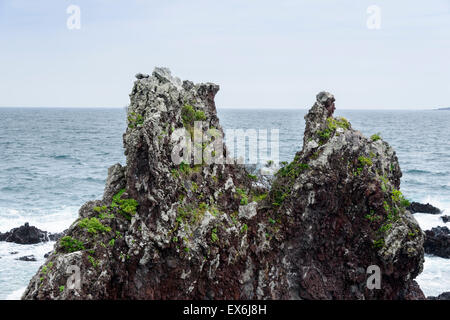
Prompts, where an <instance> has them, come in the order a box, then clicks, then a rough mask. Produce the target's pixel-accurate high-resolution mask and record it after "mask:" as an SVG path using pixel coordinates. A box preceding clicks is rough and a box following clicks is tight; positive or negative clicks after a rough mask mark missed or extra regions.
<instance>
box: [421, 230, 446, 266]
mask: <svg viewBox="0 0 450 320" xmlns="http://www.w3.org/2000/svg"><path fill="white" fill-rule="evenodd" d="M424 248H425V252H426V253H428V254H433V255H435V256H438V257H442V258H450V230H449V229H448V228H447V227H440V226H439V227H436V228H432V229H431V230H425V243H424Z"/></svg>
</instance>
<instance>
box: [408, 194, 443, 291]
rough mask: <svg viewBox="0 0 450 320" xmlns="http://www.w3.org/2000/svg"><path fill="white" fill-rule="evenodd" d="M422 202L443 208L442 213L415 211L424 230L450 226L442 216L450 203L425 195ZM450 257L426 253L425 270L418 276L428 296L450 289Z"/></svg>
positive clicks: (420, 284)
mask: <svg viewBox="0 0 450 320" xmlns="http://www.w3.org/2000/svg"><path fill="white" fill-rule="evenodd" d="M421 202H423V203H430V204H432V205H433V206H435V207H437V208H439V209H441V210H442V213H441V214H428V213H415V214H414V217H415V218H416V220H417V222H418V223H419V225H420V227H421V228H422V230H430V229H431V228H435V227H437V226H445V225H447V226H448V227H450V226H449V224H448V223H447V224H446V223H444V221H442V219H441V217H442V216H443V215H445V214H449V213H450V204H449V203H448V202H446V201H444V200H443V199H442V198H439V197H430V196H428V197H425V198H424V199H423V200H422V201H421ZM449 274H450V259H444V258H441V257H436V256H433V255H425V263H424V266H423V272H422V273H421V274H420V275H419V276H418V277H417V278H416V280H417V283H418V284H419V286H420V288H421V289H422V291H423V292H424V294H425V295H426V296H438V295H439V294H441V293H443V292H447V291H450V277H449V276H448V275H449Z"/></svg>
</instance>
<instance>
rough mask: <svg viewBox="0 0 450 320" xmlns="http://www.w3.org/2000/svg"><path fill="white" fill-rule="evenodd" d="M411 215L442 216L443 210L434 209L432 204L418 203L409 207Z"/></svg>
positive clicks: (413, 203) (412, 203)
mask: <svg viewBox="0 0 450 320" xmlns="http://www.w3.org/2000/svg"><path fill="white" fill-rule="evenodd" d="M407 209H408V210H409V211H410V212H411V213H417V212H420V213H429V214H440V213H441V210H440V209H438V208H436V207H433V206H432V205H431V204H429V203H427V204H423V203H418V202H411V204H410V205H409V207H408V208H407Z"/></svg>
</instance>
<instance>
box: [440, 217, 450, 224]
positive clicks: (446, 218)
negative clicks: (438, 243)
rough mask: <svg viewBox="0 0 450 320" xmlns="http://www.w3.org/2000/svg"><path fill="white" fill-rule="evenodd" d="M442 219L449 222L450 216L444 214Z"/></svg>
mask: <svg viewBox="0 0 450 320" xmlns="http://www.w3.org/2000/svg"><path fill="white" fill-rule="evenodd" d="M441 219H442V221H444V223H447V222H449V221H450V216H442V217H441Z"/></svg>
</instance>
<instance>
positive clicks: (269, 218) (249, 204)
mask: <svg viewBox="0 0 450 320" xmlns="http://www.w3.org/2000/svg"><path fill="white" fill-rule="evenodd" d="M218 90H219V87H218V86H217V85H215V84H212V83H202V84H193V83H192V82H189V81H184V82H182V81H181V80H180V79H178V78H175V77H172V75H171V74H170V71H169V70H168V69H164V68H156V69H155V71H154V72H153V74H152V76H151V77H148V78H146V79H144V78H143V77H141V76H139V77H138V80H136V81H135V83H134V87H133V89H132V92H131V95H130V99H131V103H130V106H129V108H128V111H127V112H128V114H127V119H128V127H127V129H126V132H125V134H124V136H123V142H124V147H125V155H126V158H127V161H126V166H123V167H122V166H121V165H115V166H113V167H111V169H110V170H108V178H107V183H106V186H105V193H104V195H103V199H102V200H98V201H90V202H88V203H86V204H85V205H83V206H82V207H81V209H80V211H79V218H78V219H77V221H75V222H74V223H73V224H72V225H71V227H70V228H69V230H68V231H67V234H66V236H65V237H64V238H62V239H60V240H59V241H58V243H57V244H56V246H55V251H54V252H52V253H51V254H50V256H49V257H48V259H47V261H46V263H45V265H46V267H45V270H46V274H47V277H49V278H51V279H52V281H44V282H42V281H41V279H40V278H41V274H42V271H43V268H44V267H41V269H40V270H39V271H38V272H37V273H36V275H35V276H34V277H33V278H32V279H31V281H30V283H29V285H28V288H27V289H26V291H25V293H24V296H23V297H24V299H425V296H424V295H423V293H422V291H421V290H420V288H419V287H418V285H417V283H416V282H415V281H414V280H413V279H414V278H415V277H416V276H417V275H418V274H419V273H420V272H421V271H422V268H423V259H424V258H423V256H424V251H423V240H424V234H423V232H422V231H421V229H420V227H419V225H418V224H417V221H416V220H415V219H414V217H413V216H412V215H411V214H410V213H409V211H407V210H406V209H405V208H404V207H403V204H404V203H405V202H404V201H402V200H403V197H402V195H401V193H400V192H399V191H398V190H399V189H400V177H401V175H402V173H401V170H400V167H399V163H398V159H397V156H396V154H395V151H394V150H393V149H392V148H391V147H390V146H389V144H388V143H386V142H384V141H383V140H381V139H380V140H377V141H372V140H371V139H368V138H366V137H364V136H363V135H362V134H361V133H360V132H359V131H356V130H354V129H352V127H351V125H350V123H349V122H348V121H347V120H345V119H342V118H334V117H333V112H334V109H335V101H334V97H333V95H331V94H330V93H327V92H322V93H320V94H319V95H318V96H317V99H316V100H317V101H316V102H315V104H314V106H313V107H312V108H311V110H310V111H309V113H308V115H307V116H306V117H305V119H306V130H305V138H304V141H305V143H304V147H303V150H301V151H300V152H298V153H297V154H296V156H295V159H294V161H293V162H292V163H290V164H287V165H285V166H284V167H282V168H281V169H280V170H279V171H278V173H277V174H276V176H275V178H274V180H273V184H272V186H271V188H270V190H269V189H267V190H266V189H264V188H262V189H261V188H258V189H257V188H255V187H254V185H255V182H254V181H253V179H252V178H250V177H249V175H248V172H246V171H245V169H244V167H243V166H242V165H237V164H225V163H224V162H223V160H224V159H226V156H227V155H228V151H227V148H226V147H225V145H224V143H223V141H222V140H221V139H220V137H221V136H222V134H223V130H222V128H221V126H220V123H219V119H218V118H217V114H216V107H215V102H214V97H215V95H216V93H217V92H218ZM196 120H202V121H203V126H204V128H202V127H201V126H198V122H197V127H196V124H195V121H196ZM184 129H186V130H184ZM208 129H209V130H208ZM202 136H203V139H202V141H203V144H202V143H198V140H197V143H194V145H195V148H196V150H194V151H199V152H205V153H206V154H208V152H209V151H210V150H209V149H208V148H209V147H211V144H210V143H212V141H214V151H215V153H214V155H213V154H212V152H209V154H210V155H211V157H214V159H213V160H214V161H210V162H207V160H208V161H209V160H211V159H210V158H209V157H206V158H205V159H203V161H199V162H198V164H196V165H194V161H193V159H194V156H192V157H191V156H190V155H189V152H188V151H190V150H191V149H190V148H186V149H185V150H180V149H178V147H180V141H187V140H189V139H190V138H191V137H194V139H197V138H198V137H200V138H202ZM196 137H197V138H196ZM197 145H200V150H197V149H198V148H197ZM181 151H182V152H181ZM233 153H234V150H233ZM181 155H183V156H184V157H185V158H184V159H178V158H179V156H181ZM178 160H179V161H178ZM181 160H183V161H184V163H180V162H181ZM200 160H201V159H200ZM50 262H52V264H51V266H52V267H48V265H49V263H50ZM74 265H75V266H76V267H78V268H79V270H80V272H81V289H80V290H76V291H75V290H64V291H62V292H61V291H60V290H59V289H58V285H60V284H61V283H66V282H67V277H68V275H67V270H68V268H69V267H73V266H74ZM369 266H372V267H373V266H378V267H379V268H380V272H381V274H380V276H381V278H382V283H381V289H374V290H371V289H369V288H368V286H367V277H368V274H367V272H368V267H369ZM376 269H377V268H376V267H375V270H376ZM369 270H370V269H369Z"/></svg>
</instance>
